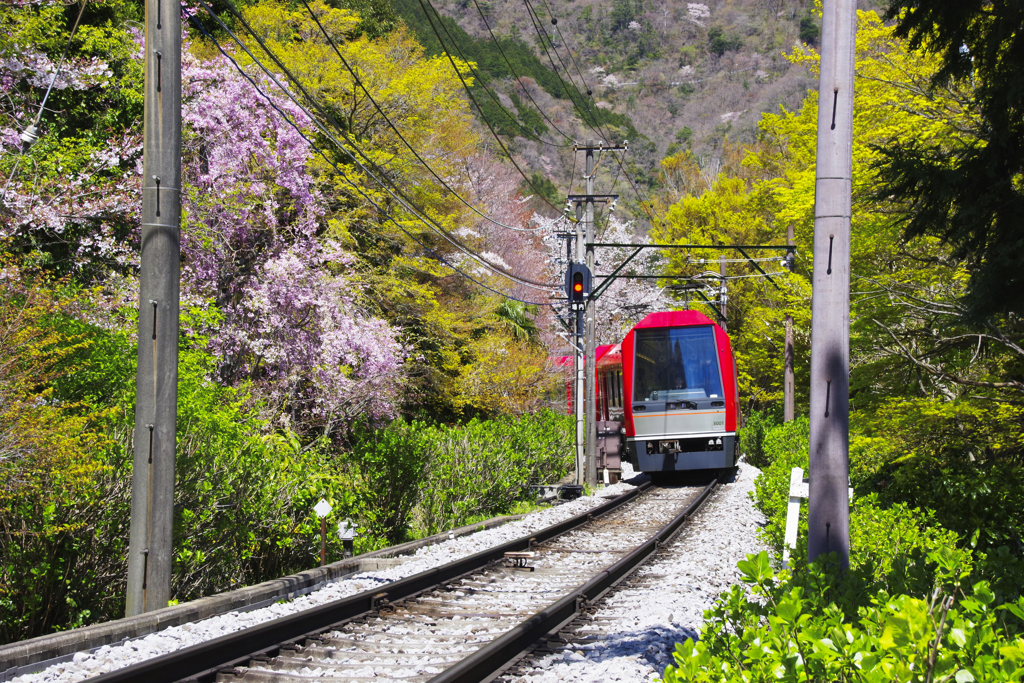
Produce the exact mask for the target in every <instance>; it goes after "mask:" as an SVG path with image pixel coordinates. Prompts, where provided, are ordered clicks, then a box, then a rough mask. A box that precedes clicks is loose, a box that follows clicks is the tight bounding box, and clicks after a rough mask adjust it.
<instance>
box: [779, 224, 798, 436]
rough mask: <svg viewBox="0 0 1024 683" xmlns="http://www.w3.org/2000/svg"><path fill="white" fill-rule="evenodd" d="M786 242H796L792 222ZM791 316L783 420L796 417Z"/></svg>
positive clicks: (787, 340)
mask: <svg viewBox="0 0 1024 683" xmlns="http://www.w3.org/2000/svg"><path fill="white" fill-rule="evenodd" d="M786 243H787V244H789V246H791V247H792V246H794V245H795V244H796V236H795V235H794V233H793V224H792V223H790V224H789V227H788V228H787V229H786ZM793 361H794V358H793V316H791V315H787V316H786V355H785V361H784V363H785V377H784V379H783V384H782V394H783V397H784V403H783V418H782V419H783V421H784V422H792V421H793V418H794V417H796V397H795V396H794V392H795V391H796V377H795V376H794V374H793Z"/></svg>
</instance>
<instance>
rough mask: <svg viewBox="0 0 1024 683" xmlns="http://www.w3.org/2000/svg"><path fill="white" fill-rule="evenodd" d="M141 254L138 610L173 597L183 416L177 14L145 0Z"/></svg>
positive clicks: (132, 607) (134, 535) (164, 0)
mask: <svg viewBox="0 0 1024 683" xmlns="http://www.w3.org/2000/svg"><path fill="white" fill-rule="evenodd" d="M144 121H145V132H144V137H143V182H142V186H143V187H142V255H141V269H140V272H139V366H138V372H137V375H136V380H135V381H136V391H137V396H136V402H135V434H134V441H135V459H134V466H133V470H132V509H131V533H130V537H129V545H128V599H127V606H126V609H125V614H126V615H127V616H134V615H136V614H141V613H143V612H149V611H152V610H155V609H159V608H161V607H166V606H167V602H168V600H170V598H171V558H172V552H171V550H172V549H171V531H172V526H173V517H174V455H175V440H176V437H177V416H178V287H179V276H180V230H181V204H180V198H179V193H180V187H181V10H180V8H179V7H178V3H176V2H170V1H168V0H146V90H145V116H144Z"/></svg>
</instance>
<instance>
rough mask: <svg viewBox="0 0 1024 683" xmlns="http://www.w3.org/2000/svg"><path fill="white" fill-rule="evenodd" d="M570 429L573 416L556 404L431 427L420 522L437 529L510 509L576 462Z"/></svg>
mask: <svg viewBox="0 0 1024 683" xmlns="http://www.w3.org/2000/svg"><path fill="white" fill-rule="evenodd" d="M571 430H572V418H571V417H570V416H567V415H560V414H557V413H555V412H554V411H551V410H544V411H541V412H540V413H537V414H535V415H525V416H523V417H520V418H518V419H515V418H511V417H506V418H499V419H495V420H488V421H479V420H473V421H471V422H470V423H469V424H466V425H463V426H458V427H438V428H435V429H432V430H430V431H429V433H428V434H427V435H426V437H425V438H426V440H427V443H428V448H429V449H430V457H429V465H428V467H427V472H426V477H425V478H424V481H423V486H422V488H421V491H420V494H421V498H420V505H419V507H418V509H417V519H416V523H417V526H419V527H420V529H421V530H422V531H423V532H424V533H427V534H432V533H437V532H439V531H442V530H444V529H450V528H452V527H457V526H461V525H463V524H466V523H467V522H468V521H469V520H470V519H471V518H474V517H479V516H481V515H498V514H504V513H507V512H510V511H511V510H512V508H513V507H514V506H515V504H516V503H517V502H518V501H521V500H526V499H530V498H532V497H533V493H532V491H531V489H530V487H531V486H532V485H534V484H541V483H553V482H555V481H557V480H558V479H559V478H561V477H562V476H564V475H565V474H566V473H567V472H568V471H569V469H570V467H572V464H573V451H572V431H571Z"/></svg>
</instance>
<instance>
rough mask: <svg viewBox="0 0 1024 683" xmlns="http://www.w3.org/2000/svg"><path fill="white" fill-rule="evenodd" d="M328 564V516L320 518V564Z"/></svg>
mask: <svg viewBox="0 0 1024 683" xmlns="http://www.w3.org/2000/svg"><path fill="white" fill-rule="evenodd" d="M325 564H327V517H326V516H324V517H321V518H320V566H321V567H323V566H324V565H325Z"/></svg>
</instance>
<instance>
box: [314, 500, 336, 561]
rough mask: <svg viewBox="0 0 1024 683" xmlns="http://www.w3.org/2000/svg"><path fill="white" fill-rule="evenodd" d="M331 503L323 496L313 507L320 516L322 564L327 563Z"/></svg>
mask: <svg viewBox="0 0 1024 683" xmlns="http://www.w3.org/2000/svg"><path fill="white" fill-rule="evenodd" d="M332 509H333V508H332V507H331V504H330V503H328V502H327V501H326V500H324V499H323V498H321V499H320V502H319V503H317V504H316V505H315V506H314V507H313V512H315V513H316V516H317V517H319V518H320V566H321V567H322V566H324V565H325V564H327V515H329V514H330V512H331V510H332Z"/></svg>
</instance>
